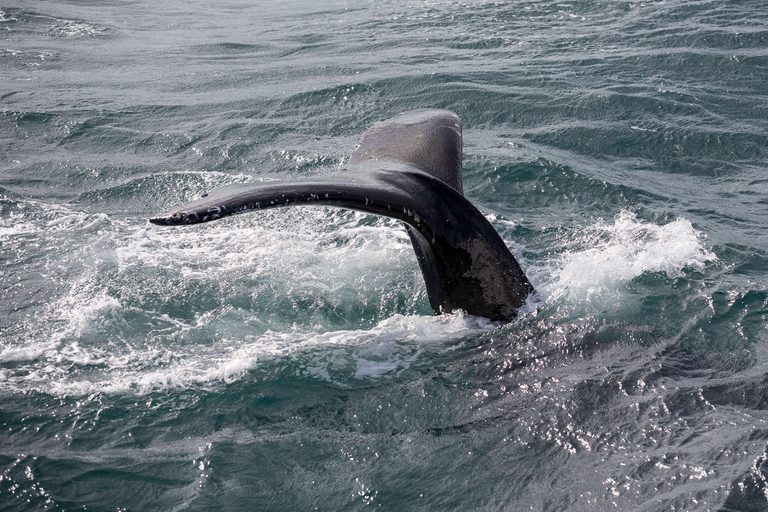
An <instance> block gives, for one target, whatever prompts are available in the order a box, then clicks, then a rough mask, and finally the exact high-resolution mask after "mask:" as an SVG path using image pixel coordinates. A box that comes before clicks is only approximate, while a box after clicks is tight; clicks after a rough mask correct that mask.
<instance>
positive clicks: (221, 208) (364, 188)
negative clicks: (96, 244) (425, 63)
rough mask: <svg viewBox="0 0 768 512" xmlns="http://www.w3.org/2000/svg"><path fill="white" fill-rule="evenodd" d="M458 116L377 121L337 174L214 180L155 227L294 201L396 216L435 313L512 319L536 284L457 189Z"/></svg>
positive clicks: (427, 114) (430, 113) (417, 114)
mask: <svg viewBox="0 0 768 512" xmlns="http://www.w3.org/2000/svg"><path fill="white" fill-rule="evenodd" d="M461 151H462V133H461V122H460V121H459V118H458V116H457V115H456V114H454V113H453V112H450V111H446V110H431V109H430V110H417V111H412V112H406V113H404V114H401V115H399V116H397V117H395V118H393V119H390V120H387V121H382V122H378V123H375V124H374V125H373V126H372V127H371V128H370V129H369V130H368V131H367V132H366V133H365V134H364V136H363V138H362V140H361V142H360V144H359V146H358V147H357V149H356V150H355V151H354V152H353V153H352V155H351V156H350V159H349V161H348V162H347V164H346V166H345V167H344V169H343V170H342V171H340V172H335V173H330V174H325V175H320V176H314V177H310V178H304V179H301V180H298V181H290V182H270V183H246V184H236V185H229V186H225V187H221V188H218V189H216V190H213V191H212V192H210V193H208V194H206V195H205V196H204V197H203V198H202V199H200V200H198V201H195V202H193V203H190V204H188V205H186V206H183V207H181V208H179V209H177V210H176V211H175V212H174V213H172V214H170V215H167V216H164V217H157V218H153V219H150V222H152V223H154V224H160V225H171V226H175V225H183V224H195V223H199V222H208V221H212V220H216V219H221V218H223V217H226V216H228V215H232V214H236V213H244V212H249V211H256V210H264V209H267V208H277V207H281V206H293V205H327V206H335V207H339V208H349V209H353V210H360V211H363V212H367V213H372V214H376V215H384V216H386V217H392V218H395V219H398V220H400V221H402V222H403V223H404V224H405V227H406V230H407V231H408V235H409V237H410V239H411V242H412V244H413V249H414V251H415V252H416V258H417V260H418V262H419V266H420V268H421V272H422V274H423V276H424V281H425V283H426V288H427V295H428V297H429V302H430V305H431V306H432V309H434V311H435V313H437V314H440V313H449V312H453V311H456V310H464V311H465V312H466V313H468V314H470V315H475V316H482V317H486V318H489V319H491V320H495V321H498V320H511V319H512V318H514V317H515V316H516V314H517V310H518V309H519V308H520V307H521V306H522V305H523V304H524V303H525V300H526V298H527V297H528V295H530V294H531V293H532V292H533V286H532V285H531V283H530V282H529V281H528V279H527V278H526V276H525V274H524V273H523V271H522V269H521V268H520V265H519V264H518V262H517V260H515V258H514V256H513V255H512V253H511V252H510V251H509V249H508V248H507V246H506V244H505V243H504V241H503V240H502V238H501V236H499V234H498V233H497V232H496V230H495V229H494V228H493V226H491V224H490V222H488V220H487V219H486V218H485V217H484V216H483V214H482V213H480V211H478V209H477V208H475V206H474V205H472V203H470V202H469V201H468V200H467V199H466V198H465V197H464V194H463V189H462V181H461Z"/></svg>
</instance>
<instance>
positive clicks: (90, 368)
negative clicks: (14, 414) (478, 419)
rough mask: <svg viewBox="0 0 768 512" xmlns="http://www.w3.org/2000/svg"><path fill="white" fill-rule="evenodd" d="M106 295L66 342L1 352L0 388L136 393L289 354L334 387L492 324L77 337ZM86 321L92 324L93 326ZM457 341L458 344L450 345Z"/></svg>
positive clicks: (180, 330)
mask: <svg viewBox="0 0 768 512" xmlns="http://www.w3.org/2000/svg"><path fill="white" fill-rule="evenodd" d="M115 308H117V309H120V305H119V304H117V303H115V301H112V300H97V301H93V302H92V303H89V304H84V305H83V306H82V308H81V310H79V311H78V312H77V313H74V314H72V315H71V318H72V320H71V324H70V325H69V327H68V329H69V331H70V332H71V333H72V334H74V335H75V337H74V339H69V340H68V341H61V340H59V341H57V342H54V343H49V344H47V345H37V346H35V347H26V348H23V349H22V348H16V349H13V350H6V351H4V352H2V354H0V362H2V363H9V362H14V363H27V364H16V365H14V367H13V368H7V369H5V370H3V372H2V375H0V388H5V389H11V390H20V389H24V390H27V391H29V390H35V391H39V392H44V393H49V394H53V395H56V396H83V395H89V394H91V393H107V394H124V393H135V394H139V395H143V394H147V393H152V392H158V391H166V390H172V389H187V388H192V387H201V388H205V389H208V388H212V387H216V386H219V385H222V384H231V383H233V382H236V381H238V380H240V379H242V378H244V377H245V376H246V375H247V373H248V372H249V371H251V370H254V369H256V368H258V367H259V365H269V364H271V363H273V362H275V361H276V360H280V361H282V362H283V363H285V362H291V361H293V364H294V365H295V366H296V368H297V370H296V371H297V373H299V374H300V375H304V376H305V377H309V378H317V379H321V380H325V381H328V382H331V383H334V384H337V385H341V386H345V385H348V384H349V380H350V379H351V378H353V379H356V380H379V379H383V378H387V377H392V376H397V375H400V374H401V373H402V372H403V371H405V370H407V369H408V368H410V367H411V365H412V364H413V363H414V362H416V361H418V360H419V358H420V357H422V355H424V354H425V353H433V352H439V353H442V352H447V351H452V350H455V348H456V347H457V346H459V345H458V344H457V343H458V342H460V340H461V339H463V338H464V337H466V336H472V335H475V334H479V333H482V332H487V331H489V330H492V329H494V328H495V327H496V325H494V324H492V323H490V322H488V321H487V320H486V319H482V318H475V317H470V316H467V315H464V314H462V313H455V314H452V315H444V316H440V317H425V316H403V315H395V316H393V317H391V318H388V319H386V320H383V321H382V322H379V323H378V324H377V325H376V326H374V327H373V328H371V329H359V330H349V331H335V332H326V333H314V332H301V331H292V332H272V331H268V332H266V333H264V334H263V335H259V336H245V337H243V338H240V339H222V340H220V341H217V342H215V343H213V344H210V345H195V344H183V343H177V344H168V343H167V342H168V340H169V339H172V338H174V337H180V336H183V335H184V334H186V335H189V334H190V333H191V334H192V335H194V334H195V332H196V331H204V330H205V328H206V326H207V324H208V323H209V322H210V321H211V317H210V316H208V318H203V317H199V318H198V319H197V320H196V322H194V323H192V324H181V323H179V324H177V327H176V328H175V329H172V330H171V332H170V333H168V332H166V333H158V334H156V335H155V336H154V337H150V339H147V340H146V342H145V343H143V344H142V345H139V344H138V343H135V342H134V343H131V342H129V341H127V340H124V341H123V343H124V344H125V345H126V346H128V345H133V346H131V347H130V349H128V350H120V349H119V348H117V349H116V348H115V347H114V346H113V347H110V346H109V345H111V344H109V343H108V344H105V345H104V346H86V344H85V343H83V342H81V341H80V340H79V339H78V338H77V336H76V335H77V334H78V333H82V331H83V329H87V328H89V326H93V327H96V328H98V325H99V323H100V321H99V320H98V319H99V317H102V318H103V315H104V313H105V312H110V313H114V310H115ZM88 319H92V320H93V323H92V324H89V322H88ZM451 342H456V343H451Z"/></svg>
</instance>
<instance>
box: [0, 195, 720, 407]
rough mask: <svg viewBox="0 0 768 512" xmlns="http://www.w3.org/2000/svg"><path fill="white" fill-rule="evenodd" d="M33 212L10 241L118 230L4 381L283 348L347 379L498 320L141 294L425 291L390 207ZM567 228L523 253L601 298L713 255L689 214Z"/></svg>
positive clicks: (128, 371) (543, 293)
mask: <svg viewBox="0 0 768 512" xmlns="http://www.w3.org/2000/svg"><path fill="white" fill-rule="evenodd" d="M30 211H34V212H38V213H36V214H35V215H38V217H34V218H32V219H30V218H29V213H28V212H26V213H25V212H23V211H22V213H21V214H18V216H19V218H14V219H13V222H8V223H6V224H4V225H0V228H7V229H6V231H5V232H3V231H2V229H0V236H5V237H6V238H5V240H6V241H10V242H12V243H11V244H10V245H13V244H14V243H15V242H14V241H15V240H16V238H15V237H17V236H18V240H21V239H22V238H23V236H29V235H30V234H35V233H40V234H41V235H42V233H45V232H50V231H51V230H63V231H67V230H69V231H71V232H72V233H73V234H74V233H77V234H78V236H76V237H73V239H79V240H81V241H82V240H89V239H93V237H95V236H98V239H99V240H105V239H104V235H96V233H99V232H101V231H102V230H106V231H108V232H109V234H108V235H107V238H106V240H107V241H108V243H107V245H106V246H105V247H102V248H101V249H100V252H99V254H98V258H94V257H92V256H91V249H92V248H91V247H89V246H86V245H87V243H86V244H85V245H83V246H82V247H79V248H78V247H73V248H70V249H69V250H70V251H71V252H72V254H70V255H69V256H68V258H69V259H70V260H73V261H74V260H75V259H77V258H78V254H81V255H83V256H85V255H88V257H87V258H81V259H83V260H84V261H83V262H81V265H82V269H81V271H82V274H81V275H80V276H79V277H77V278H74V279H73V278H72V277H71V276H70V277H67V278H66V281H67V282H69V283H70V286H71V290H70V293H68V294H65V295H64V296H60V297H58V298H53V300H52V302H51V304H50V307H49V308H48V309H47V311H46V312H45V313H44V314H43V315H42V317H43V318H41V320H40V321H34V322H32V321H31V322H30V324H29V328H28V330H27V331H28V333H27V336H26V337H23V338H22V339H18V340H13V341H9V340H8V339H7V338H6V339H5V340H3V345H2V346H0V348H1V349H2V350H0V363H3V364H4V367H3V369H2V376H0V388H5V389H12V390H37V391H41V392H45V393H52V394H55V395H75V396H77V395H83V394H90V393H137V394H145V393H150V392H154V391H161V390H165V389H185V388H189V387H212V386H221V385H225V384H228V383H232V382H235V381H238V380H240V379H243V378H246V376H247V375H248V374H249V372H251V371H254V370H258V369H259V368H260V367H261V366H262V365H270V364H273V363H274V362H276V361H277V362H280V363H279V364H280V365H285V364H288V365H290V366H293V367H294V368H295V369H296V370H295V371H296V372H297V373H298V374H299V375H302V376H304V377H305V378H313V379H321V380H324V381H328V382H332V383H335V384H337V385H342V386H343V385H351V384H352V383H354V382H355V381H376V380H380V379H387V378H392V377H396V376H398V375H400V374H402V373H403V372H404V371H407V370H408V369H409V368H412V367H413V365H414V364H418V362H419V361H420V360H421V359H423V358H424V357H429V356H430V354H434V353H443V352H445V351H450V350H454V349H455V348H456V347H458V346H461V340H462V339H464V338H465V337H467V336H470V337H471V336H476V335H477V334H480V333H483V332H488V331H491V330H493V329H495V328H496V327H497V324H494V323H492V322H489V321H488V320H487V319H483V318H476V317H471V316H468V315H465V314H463V313H455V314H451V315H443V316H437V317H435V316H419V315H400V314H394V315H390V316H389V317H386V318H383V319H382V320H380V321H378V322H377V323H376V324H375V325H373V326H372V327H369V328H363V329H353V330H328V329H327V328H326V327H323V325H320V324H318V325H314V324H313V323H312V320H309V321H308V322H307V323H306V324H280V323H279V322H278V323H277V324H263V323H262V322H263V319H262V318H261V316H262V315H263V313H261V312H260V311H251V310H249V309H247V308H246V309H242V308H238V307H235V306H233V305H232V304H231V303H230V302H228V301H227V299H226V297H225V298H224V299H222V301H221V302H220V304H221V305H220V306H216V305H215V304H214V306H213V309H210V306H206V307H208V308H209V309H207V310H205V311H201V312H199V313H197V314H195V315H193V317H191V318H178V317H174V316H171V315H169V313H167V312H153V311H151V309H152V308H153V307H156V306H157V304H156V303H154V302H152V301H151V299H146V298H145V297H146V296H147V295H149V294H150V293H152V292H153V291H157V292H159V293H160V294H166V295H168V296H169V297H171V298H172V297H173V296H174V294H178V293H181V294H182V295H183V294H185V293H188V294H194V293H207V292H206V290H209V289H210V287H208V288H207V287H206V286H208V285H210V284H211V283H224V284H225V285H226V286H225V288H223V289H224V290H228V289H230V288H231V289H233V290H236V289H238V288H249V287H251V286H253V283H254V281H253V279H257V280H258V279H263V280H264V282H267V283H270V286H271V287H273V288H277V289H278V292H280V293H283V294H288V295H291V294H295V293H299V292H300V294H302V293H303V294H304V295H307V296H311V297H318V296H320V297H325V298H326V300H327V301H336V302H340V303H342V304H344V303H345V301H346V300H347V299H346V298H345V295H344V294H345V293H357V294H362V295H357V296H356V297H357V299H356V300H379V299H380V297H379V295H378V294H379V293H380V292H379V290H381V291H386V290H390V289H392V288H393V287H397V288H402V287H406V288H407V287H410V288H409V289H410V290H411V292H412V293H413V294H417V293H418V294H421V300H425V298H424V295H423V294H424V290H423V283H422V278H421V274H420V272H419V270H418V266H417V265H416V262H415V258H414V256H413V251H412V249H411V246H410V241H409V240H408V237H407V234H406V233H405V231H404V230H403V228H402V227H401V225H400V224H399V223H397V222H394V221H390V220H386V219H380V220H372V218H371V217H368V216H366V215H363V214H359V213H353V212H339V211H338V210H327V209H322V208H321V209H318V208H305V209H294V210H289V211H282V212H279V214H275V213H274V212H263V213H260V214H258V215H253V216H242V217H236V218H233V219H231V220H229V221H225V222H224V223H217V224H215V225H202V226H199V227H197V228H196V229H194V230H188V229H186V230H185V229H171V228H154V227H148V226H141V227H136V226H135V225H131V224H127V223H125V222H123V221H112V220H110V219H109V218H108V217H107V216H104V215H93V214H85V213H82V212H76V211H72V210H69V209H66V208H58V209H57V208H55V207H49V208H46V209H45V212H47V213H45V215H43V216H40V215H41V214H40V213H39V211H40V210H39V209H37V208H36V209H32V210H30ZM13 215H17V214H16V213H14V214H13ZM491 220H492V222H494V223H495V224H501V226H500V228H501V229H502V230H504V232H505V233H506V235H505V236H506V237H507V238H510V237H513V234H511V233H508V232H507V231H514V228H515V226H514V224H513V223H511V222H507V221H500V220H499V219H495V218H493V219H491ZM94 227H96V228H98V229H94ZM89 237H90V238H89ZM55 239H56V240H59V239H60V236H59V237H57V238H55ZM566 243H567V245H568V246H570V247H571V249H570V250H568V251H566V252H564V253H562V254H561V255H560V256H557V257H555V258H553V259H551V260H550V261H548V262H546V264H545V265H543V266H542V265H539V266H538V268H537V267H536V264H535V263H534V264H530V265H529V266H528V269H529V270H532V271H533V273H534V277H535V278H538V281H537V282H536V285H537V289H538V291H539V297H540V300H542V299H541V297H543V300H545V301H551V300H555V299H559V298H565V300H566V301H568V302H573V301H576V302H579V301H584V300H593V299H595V298H597V299H599V300H601V301H603V302H605V301H606V300H613V299H615V298H616V294H617V293H621V290H622V289H623V287H624V284H625V283H626V282H628V281H630V280H632V279H634V278H636V277H638V276H639V275H641V274H642V273H644V272H659V273H663V274H665V275H667V276H669V277H677V276H681V275H684V272H685V271H686V269H693V270H702V269H703V268H704V265H705V264H706V263H707V262H711V261H715V260H716V257H715V255H714V254H712V253H711V252H710V251H708V250H707V249H706V248H705V247H704V245H703V243H702V241H701V235H700V234H699V233H698V232H697V231H696V230H695V229H693V227H692V226H691V224H690V222H688V221H687V220H684V219H680V220H677V221H674V222H671V223H669V224H666V225H663V226H658V225H655V224H651V223H647V222H641V221H638V220H637V218H636V217H635V216H634V215H633V214H631V213H629V212H621V213H620V214H619V215H617V217H616V219H615V221H614V223H613V224H606V223H596V224H595V225H593V226H590V227H587V228H586V229H584V230H582V231H580V232H579V234H578V235H577V236H574V237H573V239H572V240H571V241H570V242H566ZM110 247H111V248H110ZM67 268H68V267H65V268H64V271H66V272H70V271H71V269H70V270H67ZM174 274H175V275H176V276H177V277H176V278H174V277H172V276H173V275H174ZM166 275H167V276H171V277H169V278H165V277H163V276H166ZM136 276H137V277H136ZM535 280H536V279H535ZM393 282H394V283H396V284H393ZM178 286H181V287H183V289H181V290H179V289H177V287H178ZM150 287H157V290H153V289H152V288H150ZM216 289H219V288H216ZM199 290H203V291H202V292H200V291H199ZM297 290H298V291H299V292H297ZM224 293H227V292H224ZM253 293H256V292H253ZM366 294H367V297H369V299H366ZM361 297H362V299H361ZM257 298H258V297H257ZM147 301H149V302H147ZM209 302H210V301H207V299H206V300H203V302H202V303H203V304H206V305H207V304H209ZM539 304H540V303H531V304H530V305H529V307H527V309H526V311H529V310H534V309H535V307H536V306H537V305H539ZM273 307H276V306H273V305H271V304H270V305H268V309H269V308H273ZM253 326H257V327H253ZM258 326H261V327H258Z"/></svg>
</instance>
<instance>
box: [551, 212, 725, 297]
mask: <svg viewBox="0 0 768 512" xmlns="http://www.w3.org/2000/svg"><path fill="white" fill-rule="evenodd" d="M701 238H702V235H701V233H699V232H698V231H696V230H695V229H694V228H693V226H692V225H691V223H690V221H688V220H686V219H678V220H675V221H673V222H670V223H668V224H665V225H662V226H659V225H656V224H651V223H648V222H642V221H639V220H638V219H637V217H636V215H635V214H634V213H632V212H629V211H622V212H620V213H619V214H618V215H617V216H616V218H615V220H614V223H613V224H606V223H603V222H598V223H596V224H594V225H592V226H589V227H587V228H586V229H584V230H583V232H582V233H580V234H579V236H578V237H577V239H576V240H575V241H574V242H575V243H574V244H573V245H578V246H579V247H578V248H575V249H573V250H568V251H566V252H564V253H563V254H562V255H561V256H560V257H559V258H556V259H554V260H553V261H551V262H549V264H550V265H551V266H552V267H553V271H552V273H551V275H550V277H549V279H548V280H546V281H544V282H542V283H539V285H538V289H539V291H540V292H541V293H543V294H544V296H545V297H558V296H563V295H566V296H568V297H569V299H570V300H587V301H589V300H593V299H599V298H600V297H606V298H608V297H613V296H614V295H615V294H616V293H617V292H619V291H620V290H621V289H622V288H623V286H624V284H625V283H627V282H629V281H631V280H632V279H634V278H636V277H638V276H640V275H641V274H643V273H645V272H658V273H662V274H665V275H666V276H667V277H669V278H676V277H682V276H683V275H684V272H685V269H691V270H694V271H702V270H703V269H704V267H705V265H706V264H707V263H708V262H714V261H717V256H716V255H715V254H714V253H712V252H711V251H709V250H707V249H706V247H705V246H704V244H703V243H702V240H701Z"/></svg>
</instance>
